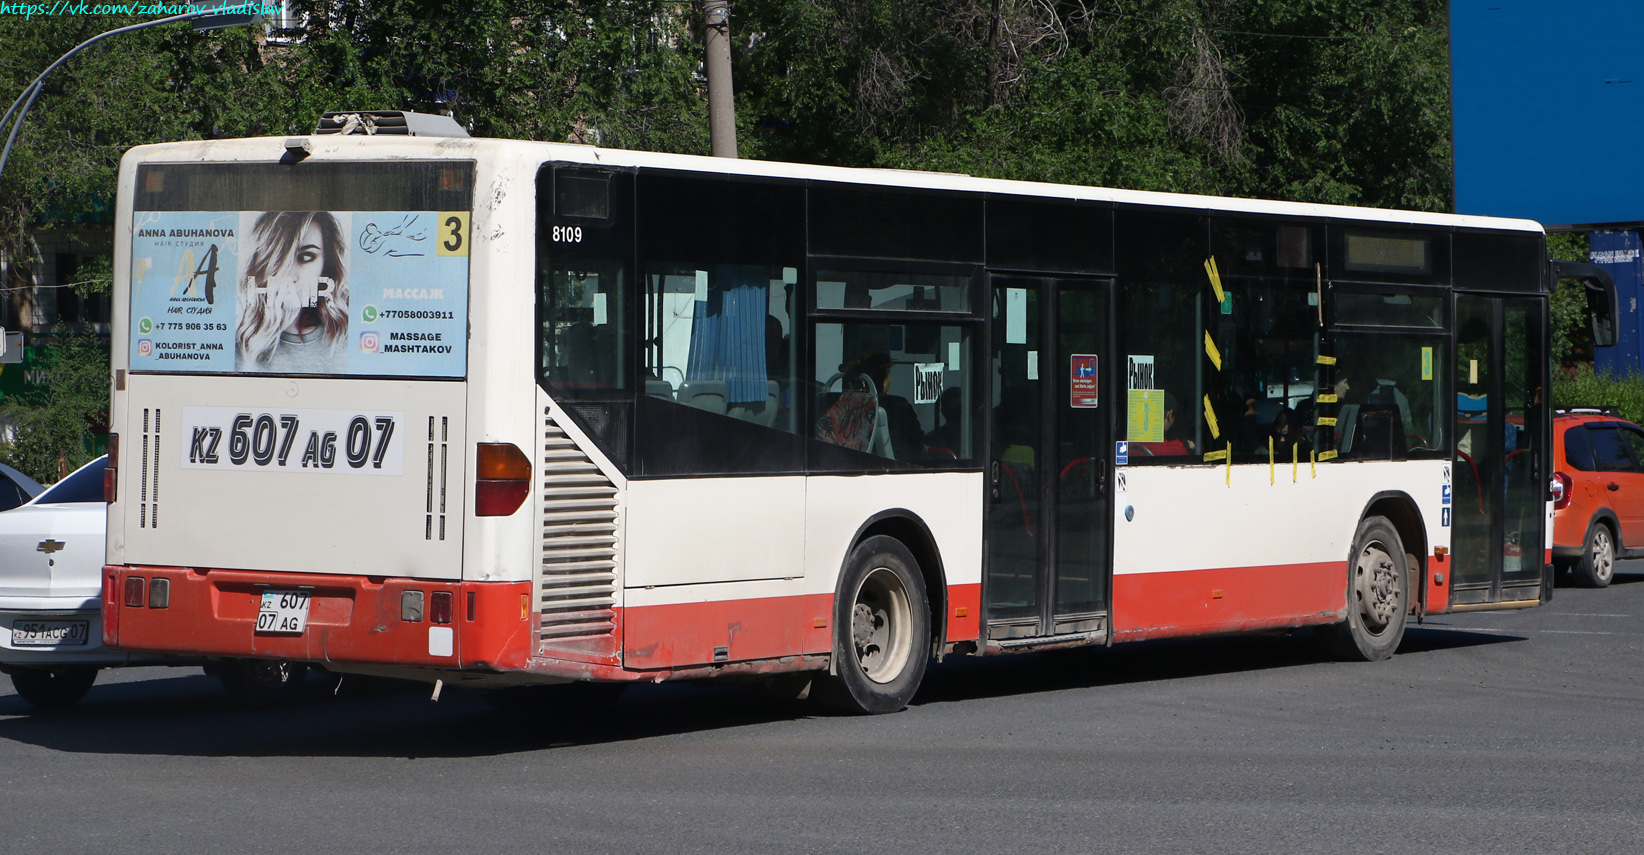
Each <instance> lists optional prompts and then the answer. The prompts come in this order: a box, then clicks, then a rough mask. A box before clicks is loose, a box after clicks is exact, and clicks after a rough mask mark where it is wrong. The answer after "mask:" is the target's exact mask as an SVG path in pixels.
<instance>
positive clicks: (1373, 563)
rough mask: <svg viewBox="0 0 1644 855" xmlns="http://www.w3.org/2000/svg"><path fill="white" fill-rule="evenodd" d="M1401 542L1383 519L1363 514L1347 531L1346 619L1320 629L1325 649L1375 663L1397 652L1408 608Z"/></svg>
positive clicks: (1406, 581)
mask: <svg viewBox="0 0 1644 855" xmlns="http://www.w3.org/2000/svg"><path fill="white" fill-rule="evenodd" d="M1409 604H1410V591H1409V572H1408V569H1407V568H1406V566H1405V558H1404V543H1403V542H1402V541H1401V540H1400V538H1399V533H1398V529H1396V528H1394V527H1393V524H1392V523H1391V522H1389V521H1388V519H1387V518H1386V517H1379V516H1378V517H1366V518H1365V519H1364V521H1363V522H1360V523H1359V529H1358V532H1357V533H1355V534H1354V535H1353V552H1352V555H1351V556H1350V557H1349V558H1348V561H1347V620H1345V621H1342V622H1341V623H1339V624H1336V625H1335V626H1331V627H1326V628H1325V632H1324V636H1325V641H1326V645H1327V647H1328V648H1329V650H1330V652H1331V653H1333V654H1335V655H1336V656H1337V657H1339V658H1341V659H1346V660H1350V661H1363V662H1377V661H1380V660H1382V659H1387V658H1389V657H1391V656H1392V655H1393V651H1395V650H1398V648H1399V642H1400V641H1402V640H1403V639H1404V624H1405V619H1406V616H1407V614H1408V612H1409Z"/></svg>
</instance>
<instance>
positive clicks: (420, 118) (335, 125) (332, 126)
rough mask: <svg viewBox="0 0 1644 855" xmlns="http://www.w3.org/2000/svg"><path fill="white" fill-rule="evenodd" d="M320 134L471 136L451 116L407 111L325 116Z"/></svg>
mask: <svg viewBox="0 0 1644 855" xmlns="http://www.w3.org/2000/svg"><path fill="white" fill-rule="evenodd" d="M314 133H315V134H316V135H320V134H343V135H347V134H365V135H367V136H377V135H387V136H400V137H466V136H468V132H467V131H465V130H463V129H462V125H459V124H457V120H456V119H453V118H451V117H450V116H430V115H428V114H427V113H411V112H407V111H405V110H360V111H357V112H348V113H325V114H323V115H321V116H320V124H319V126H318V127H316V128H314Z"/></svg>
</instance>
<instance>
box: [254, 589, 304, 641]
mask: <svg viewBox="0 0 1644 855" xmlns="http://www.w3.org/2000/svg"><path fill="white" fill-rule="evenodd" d="M308 600H309V597H308V592H307V591H264V592H263V604H262V608H260V609H258V611H257V631H258V632H273V633H281V634H286V635H301V634H302V632H303V629H304V628H306V627H307V626H308Z"/></svg>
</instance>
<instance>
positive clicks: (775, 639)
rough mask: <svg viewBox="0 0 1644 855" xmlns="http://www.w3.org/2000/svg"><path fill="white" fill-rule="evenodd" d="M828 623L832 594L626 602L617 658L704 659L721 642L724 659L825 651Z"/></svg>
mask: <svg viewBox="0 0 1644 855" xmlns="http://www.w3.org/2000/svg"><path fill="white" fill-rule="evenodd" d="M818 622H820V623H821V624H822V625H821V626H817V623H818ZM832 624H833V595H832V594H805V595H802V596H795V597H759V598H755V599H747V600H715V601H711V602H702V603H674V604H669V605H661V606H628V607H626V608H624V609H623V610H622V625H623V634H624V643H623V648H624V649H623V657H622V661H623V665H624V666H625V667H627V668H629V669H637V670H652V669H659V668H677V667H680V666H685V665H703V664H709V663H712V662H713V661H714V650H715V648H721V647H723V648H725V658H723V659H721V660H720V661H725V662H739V661H746V660H749V659H774V658H776V657H779V656H795V655H798V654H801V653H827V652H828V651H829V650H831V649H833V629H832V628H831V627H832Z"/></svg>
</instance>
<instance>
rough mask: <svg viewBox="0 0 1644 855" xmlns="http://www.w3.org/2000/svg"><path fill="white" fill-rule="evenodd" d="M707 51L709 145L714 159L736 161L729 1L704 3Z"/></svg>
mask: <svg viewBox="0 0 1644 855" xmlns="http://www.w3.org/2000/svg"><path fill="white" fill-rule="evenodd" d="M702 19H703V24H704V25H705V26H704V27H703V29H704V33H703V36H704V37H703V41H705V42H706V43H707V47H708V61H707V63H706V64H707V66H708V141H709V145H710V148H711V151H712V152H713V156H714V157H736V94H735V93H734V92H732V91H731V10H730V9H728V8H727V0H703V2H702Z"/></svg>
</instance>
